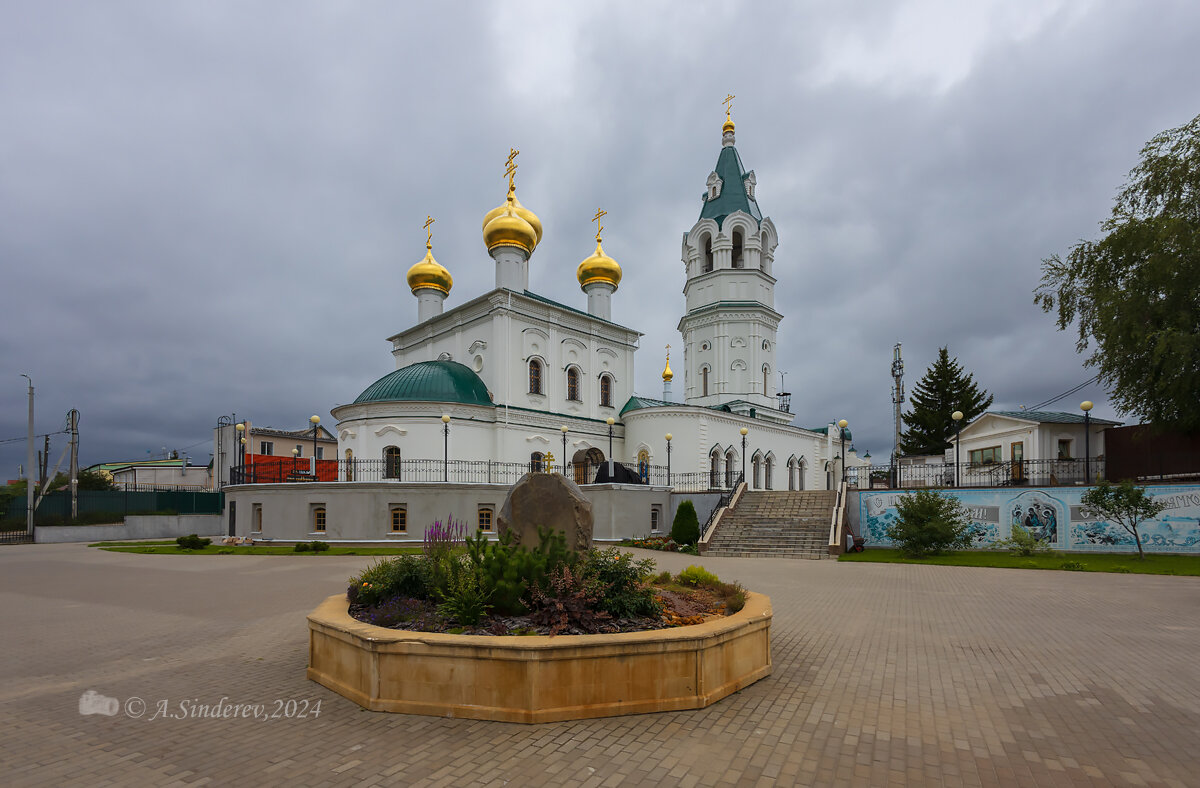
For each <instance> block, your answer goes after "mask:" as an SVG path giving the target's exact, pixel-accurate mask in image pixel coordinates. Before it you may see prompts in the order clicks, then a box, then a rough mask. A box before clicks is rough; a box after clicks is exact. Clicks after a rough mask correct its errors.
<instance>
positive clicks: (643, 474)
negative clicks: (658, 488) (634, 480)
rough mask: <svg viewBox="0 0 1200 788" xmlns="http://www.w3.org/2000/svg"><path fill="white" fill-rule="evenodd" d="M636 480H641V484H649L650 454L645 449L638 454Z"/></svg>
mask: <svg viewBox="0 0 1200 788" xmlns="http://www.w3.org/2000/svg"><path fill="white" fill-rule="evenodd" d="M638 478H640V479H641V480H642V484H649V482H650V452H648V451H646V450H645V449H642V450H641V451H639V452H638Z"/></svg>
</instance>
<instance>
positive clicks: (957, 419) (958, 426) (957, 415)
mask: <svg viewBox="0 0 1200 788" xmlns="http://www.w3.org/2000/svg"><path fill="white" fill-rule="evenodd" d="M950 418H952V419H954V486H955V487H958V486H959V480H958V473H959V464H958V463H959V459H958V445H959V444H960V443H962V437H961V435H960V434H961V431H962V420H963V412H962V411H961V410H956V411H954V412H953V413H951V414H950Z"/></svg>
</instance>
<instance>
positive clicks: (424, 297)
mask: <svg viewBox="0 0 1200 788" xmlns="http://www.w3.org/2000/svg"><path fill="white" fill-rule="evenodd" d="M413 295H415V296H416V297H417V322H418V323H424V322H425V321H426V320H429V319H430V318H433V317H437V316H438V315H440V314H441V313H442V302H443V301H445V300H446V294H445V293H443V292H442V291H441V290H438V289H437V288H434V287H421V288H418V289H416V290H414V291H413Z"/></svg>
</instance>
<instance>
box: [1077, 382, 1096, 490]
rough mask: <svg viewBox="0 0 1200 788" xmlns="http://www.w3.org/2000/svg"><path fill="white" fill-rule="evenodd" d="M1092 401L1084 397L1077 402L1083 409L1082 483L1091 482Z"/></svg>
mask: <svg viewBox="0 0 1200 788" xmlns="http://www.w3.org/2000/svg"><path fill="white" fill-rule="evenodd" d="M1093 407H1094V406H1093V405H1092V401H1091V400H1090V399H1085V400H1084V401H1083V402H1081V403H1079V409H1080V410H1082V411H1083V483H1084V484H1091V483H1092V408H1093Z"/></svg>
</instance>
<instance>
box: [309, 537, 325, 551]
mask: <svg viewBox="0 0 1200 788" xmlns="http://www.w3.org/2000/svg"><path fill="white" fill-rule="evenodd" d="M308 546H309V547H310V548H312V551H313V552H314V553H323V552H325V551H326V550H328V549H329V543H328V542H321V541H315V540H314V541H312V542H309V543H308Z"/></svg>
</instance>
